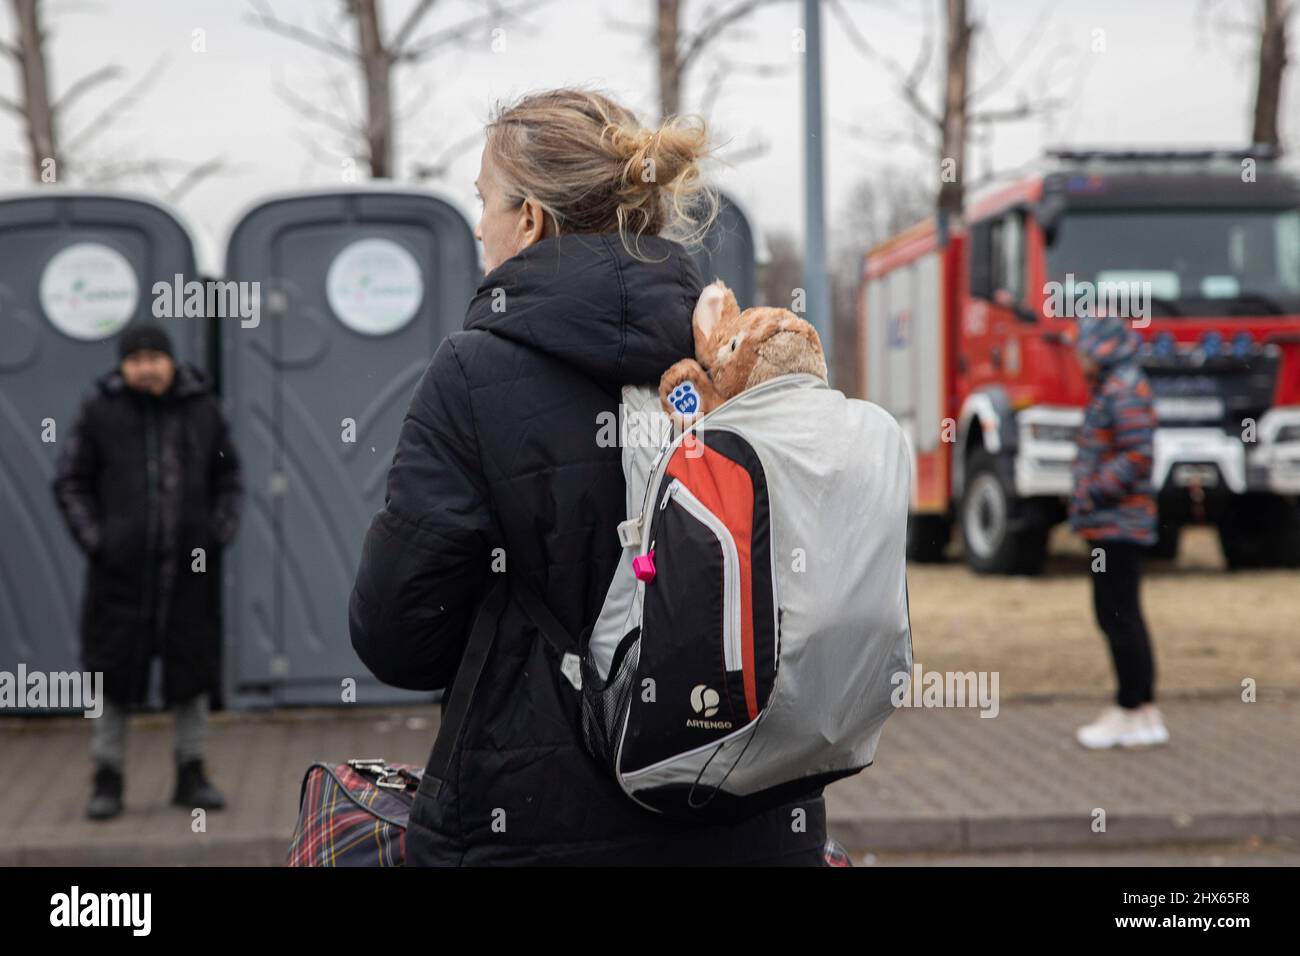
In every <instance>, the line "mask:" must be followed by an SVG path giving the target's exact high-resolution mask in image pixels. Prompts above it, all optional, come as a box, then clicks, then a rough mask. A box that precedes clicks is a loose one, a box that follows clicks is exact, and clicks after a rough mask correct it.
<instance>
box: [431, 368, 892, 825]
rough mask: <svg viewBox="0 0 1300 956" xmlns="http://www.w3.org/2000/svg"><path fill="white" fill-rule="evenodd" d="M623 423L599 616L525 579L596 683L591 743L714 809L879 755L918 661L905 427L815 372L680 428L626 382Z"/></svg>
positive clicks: (446, 728) (546, 626)
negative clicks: (562, 619) (584, 622)
mask: <svg viewBox="0 0 1300 956" xmlns="http://www.w3.org/2000/svg"><path fill="white" fill-rule="evenodd" d="M619 428H620V432H619V434H620V437H621V439H622V441H621V442H620V444H621V445H622V456H623V472H624V476H625V479H626V484H627V504H628V511H627V513H628V519H627V520H626V521H624V522H623V523H622V524H620V525H619V529H618V532H619V540H620V543H621V544H622V545H623V551H622V555H621V557H620V560H619V563H618V565H617V567H616V568H615V571H614V574H613V577H612V579H611V581H610V584H609V587H608V590H607V593H606V596H605V601H604V603H603V605H602V608H601V611H600V614H599V616H598V617H597V619H596V621H595V622H594V623H593V624H592V626H591V627H590V628H588V629H587V630H586V631H584V632H583V633H582V635H580V637H579V638H578V639H577V640H574V639H573V638H572V637H571V636H570V635H569V634H568V633H567V632H566V631H565V629H564V628H563V626H562V625H560V623H559V622H558V621H557V620H556V619H555V617H554V615H552V614H551V612H550V611H549V609H548V608H547V607H546V606H545V604H544V602H542V601H541V599H540V598H539V597H538V596H537V594H536V592H535V591H533V590H532V589H531V588H530V587H528V586H526V585H525V584H523V583H522V582H519V581H512V582H510V584H509V586H508V591H509V595H513V596H514V597H515V598H516V599H517V600H519V602H520V603H521V605H522V606H523V608H524V610H525V611H526V612H527V613H528V614H529V616H530V617H531V618H532V620H533V621H534V623H535V624H536V625H537V626H538V628H539V629H540V630H541V632H542V634H543V635H544V636H545V638H546V639H547V640H548V641H549V642H550V643H551V644H552V646H553V647H554V648H555V650H556V651H557V653H558V654H559V655H560V660H561V665H560V669H561V672H562V673H563V674H564V676H565V677H566V678H567V679H568V680H569V682H570V683H571V684H572V685H573V686H574V687H575V688H576V689H578V690H579V691H580V693H581V699H582V704H581V714H582V718H581V719H582V733H583V738H584V742H585V745H586V748H587V750H588V751H589V752H590V753H591V755H592V757H593V758H594V759H595V760H596V761H598V762H599V763H600V764H601V765H602V766H603V767H604V768H605V769H606V770H607V772H609V773H610V774H611V775H612V776H613V777H614V778H615V780H616V781H617V782H618V784H619V786H620V787H621V789H622V790H623V792H624V793H626V794H627V796H628V797H629V798H630V799H631V800H633V801H635V802H636V803H637V804H639V805H640V806H642V807H644V808H645V809H647V810H649V811H651V812H653V813H655V814H659V815H664V816H668V817H671V818H674V819H678V820H686V821H698V822H719V821H735V820H739V819H742V818H744V817H746V816H750V815H752V814H754V813H758V812H761V811H763V810H766V809H769V808H771V807H774V806H779V805H780V804H782V803H785V802H788V801H790V800H793V799H797V798H799V797H800V796H802V795H804V794H806V793H810V792H812V791H814V790H817V789H819V788H820V787H822V786H824V785H825V784H828V783H830V782H831V781H833V780H837V779H839V778H841V777H845V776H849V775H851V774H854V773H857V772H858V771H859V770H862V769H863V768H864V767H867V766H869V765H870V764H871V762H872V760H873V758H874V755H875V751H876V746H877V743H878V741H879V739H880V734H881V730H882V728H883V726H884V723H885V720H886V719H887V718H888V717H889V715H890V714H891V713H893V710H894V707H893V704H892V702H891V699H890V696H891V691H892V689H893V683H892V679H893V678H894V676H895V675H896V674H898V673H900V672H903V673H907V674H909V675H910V673H911V668H912V642H911V628H910V624H909V618H908V606H907V583H906V564H905V557H904V555H905V547H904V544H905V540H904V539H905V534H906V525H907V510H908V501H909V496H910V462H911V457H910V454H909V451H908V448H907V444H906V439H905V437H904V435H903V432H902V429H901V428H900V427H899V426H898V424H897V423H896V422H895V421H894V419H893V418H891V417H890V416H889V415H888V414H887V413H886V412H885V411H883V410H882V409H881V408H879V407H878V406H876V405H874V404H871V403H869V402H864V401H858V400H854V399H849V398H846V397H845V396H844V395H843V394H842V393H840V392H838V391H835V390H832V389H831V388H829V387H828V386H827V385H826V383H824V382H823V381H822V380H821V379H819V378H817V377H816V376H813V375H805V374H795V375H784V376H781V377H779V378H775V379H771V380H769V381H767V382H764V383H762V384H760V385H757V386H755V387H753V388H750V389H747V390H745V391H743V392H741V393H740V394H739V395H736V396H735V397H733V398H731V399H730V400H728V401H727V402H725V403H724V404H723V405H721V406H720V407H718V408H716V409H715V410H714V411H712V412H711V413H709V414H708V415H706V416H704V417H702V418H700V419H698V420H697V421H696V422H695V423H694V424H693V425H692V426H691V427H689V428H687V429H686V430H685V431H683V432H682V434H680V435H678V436H677V437H675V438H673V437H671V430H670V426H669V425H668V419H667V416H665V415H663V413H662V411H661V410H660V406H659V397H658V394H657V392H655V391H654V390H653V389H650V388H641V387H631V386H629V387H625V388H624V389H623V403H622V406H621V408H620V423H619ZM661 435H666V436H667V438H668V440H666V441H664V442H663V443H662V444H661V443H660V442H659V441H656V440H653V439H654V438H655V437H656V436H661ZM647 438H649V439H651V440H647ZM503 577H504V576H503ZM507 599H508V595H507V583H506V582H505V581H504V580H502V581H500V582H498V584H497V585H496V586H495V587H494V588H493V589H492V591H491V592H490V593H489V595H488V598H487V600H486V602H485V604H484V607H483V610H482V611H480V613H479V616H478V618H477V619H476V621H475V624H474V629H473V632H472V633H471V637H470V640H469V644H468V645H467V649H466V652H465V657H464V658H463V659H462V664H461V669H460V670H458V672H457V675H456V679H455V681H454V683H453V685H452V692H451V697H450V698H449V700H448V702H447V704H446V705H445V708H444V714H443V725H442V727H441V728H440V731H439V737H438V741H437V742H436V743H435V745H434V752H433V754H432V756H431V758H430V764H429V767H428V768H427V769H426V772H425V774H424V779H423V782H422V783H421V787H420V789H421V792H424V793H428V794H431V795H436V793H437V790H438V788H439V787H440V785H441V784H440V781H441V779H442V778H443V776H444V774H445V772H446V767H447V766H448V765H449V763H450V758H451V751H452V748H453V746H454V743H455V736H456V734H457V733H458V731H459V726H460V723H461V722H463V720H464V715H465V713H466V712H467V711H468V705H469V698H470V695H472V692H473V684H474V683H476V682H477V677H478V673H479V672H480V671H481V669H482V665H483V661H484V659H485V658H486V655H487V648H488V646H490V643H491V640H492V635H493V633H494V632H495V629H496V618H497V615H499V613H500V610H501V608H502V607H503V606H504V603H505V601H506V600H507ZM463 678H467V679H463Z"/></svg>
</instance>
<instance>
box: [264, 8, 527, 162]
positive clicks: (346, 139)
mask: <svg viewBox="0 0 1300 956" xmlns="http://www.w3.org/2000/svg"><path fill="white" fill-rule="evenodd" d="M546 2H547V0H519V2H517V3H514V4H513V5H512V4H507V3H504V2H501V0H488V2H485V3H484V8H485V9H484V11H483V12H482V13H479V14H476V15H474V16H470V17H467V18H465V19H463V20H460V21H458V22H456V23H453V24H451V25H450V26H447V27H443V28H441V29H432V28H428V27H427V20H428V18H429V14H430V13H432V12H433V10H434V8H435V7H436V6H437V0H416V3H415V5H414V6H413V7H412V8H411V10H410V12H408V13H407V15H406V17H405V18H404V19H403V20H402V22H401V23H400V24H399V25H398V26H397V28H396V29H395V30H393V31H392V32H391V33H390V32H388V31H386V30H385V28H384V22H383V6H384V4H383V3H382V2H381V0H342V12H343V15H344V17H345V18H346V19H347V20H348V21H349V22H350V24H351V27H352V30H353V32H354V34H355V38H354V41H352V42H349V41H348V40H346V39H344V38H342V37H341V36H339V35H338V34H337V32H335V33H329V32H325V31H323V30H313V29H310V28H308V27H304V26H301V25H300V24H296V23H291V22H289V21H286V20H284V19H281V18H280V17H279V16H278V15H277V14H276V13H275V11H274V10H273V9H272V7H271V4H270V0H249V4H250V7H251V21H252V22H253V23H254V24H256V25H257V26H260V27H262V28H263V29H266V30H268V31H270V32H273V33H276V34H279V35H280V36H283V37H286V38H288V39H291V40H293V41H294V42H296V43H298V44H300V45H301V46H305V47H307V48H309V49H311V50H315V51H316V52H318V53H323V54H325V55H327V56H329V57H330V58H332V59H334V60H336V61H339V62H341V63H343V64H345V65H346V67H347V68H348V69H351V70H355V71H356V76H357V78H358V79H359V80H360V83H361V88H362V90H363V91H364V100H365V107H364V110H363V115H362V116H360V117H359V118H348V117H345V116H343V115H341V113H340V110H339V108H338V106H337V104H334V105H331V106H330V107H320V106H317V105H315V104H314V103H313V102H312V101H311V100H309V99H308V98H306V97H301V96H298V95H297V94H295V93H293V92H292V91H291V90H289V89H288V88H281V89H280V90H279V92H280V95H281V96H282V97H283V98H284V99H285V100H286V101H287V102H288V103H289V105H290V106H292V107H293V108H294V109H295V110H297V111H298V113H300V114H301V115H303V116H304V117H306V118H308V119H310V120H312V121H313V122H315V123H316V124H317V125H320V126H324V127H326V128H328V129H330V130H332V131H333V132H335V133H336V134H340V135H341V136H342V140H343V146H344V149H345V150H346V151H347V152H348V153H349V154H358V155H359V156H360V157H361V158H363V159H364V160H365V162H366V163H367V164H368V165H369V167H370V175H371V176H374V177H377V178H383V177H389V178H391V177H393V176H395V175H396V174H397V158H396V138H397V128H398V120H399V111H398V110H397V109H396V108H395V106H394V87H395V85H396V80H395V73H396V71H397V69H398V68H400V67H403V66H411V65H415V64H421V63H426V62H428V61H429V60H431V59H433V57H434V56H435V55H436V54H437V53H438V52H439V51H440V50H442V49H444V48H446V47H447V46H449V45H451V44H453V43H456V42H459V41H464V40H466V39H468V38H469V37H472V36H474V35H476V34H479V33H483V32H485V31H488V30H489V29H491V28H493V27H499V26H500V25H501V24H503V23H506V22H508V21H510V20H519V19H521V18H522V17H523V15H524V14H525V13H527V12H529V11H531V10H534V9H536V8H538V7H540V6H543V5H544V4H545V3H546ZM335 92H336V93H337V92H339V91H338V90H337V89H336V91H335ZM423 102H426V103H427V102H428V98H427V97H426V98H425V99H424V101H423ZM447 161H449V160H448V158H447V157H443V158H442V159H441V160H440V161H436V162H434V163H432V164H425V165H424V166H422V167H418V168H417V169H416V170H415V173H416V175H417V177H419V178H429V177H431V176H433V175H437V174H438V172H439V170H440V169H442V168H443V167H444V166H445V164H446V162H447Z"/></svg>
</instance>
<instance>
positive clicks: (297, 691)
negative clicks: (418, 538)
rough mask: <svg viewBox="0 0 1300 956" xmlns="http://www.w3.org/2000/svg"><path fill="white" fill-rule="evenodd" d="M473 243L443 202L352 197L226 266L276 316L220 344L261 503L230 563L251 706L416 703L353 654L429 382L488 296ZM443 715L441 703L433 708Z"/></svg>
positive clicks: (236, 677) (236, 667)
mask: <svg viewBox="0 0 1300 956" xmlns="http://www.w3.org/2000/svg"><path fill="white" fill-rule="evenodd" d="M478 271H479V270H478V261H477V254H476V250H475V246H474V238H473V234H472V232H471V230H470V227H469V225H468V224H467V223H466V222H465V220H464V217H463V216H461V215H460V213H459V212H457V211H456V210H455V209H454V208H453V207H452V206H450V205H449V204H447V203H446V202H443V201H442V200H440V199H438V198H436V197H434V196H432V195H428V194H422V193H414V192H399V191H393V192H386V191H355V192H352V191H349V192H331V193H317V194H310V195H304V196H298V197H296V198H288V199H281V200H274V201H270V202H267V203H265V204H263V205H261V206H259V207H257V208H256V209H254V210H253V211H252V212H251V213H249V214H248V215H247V216H245V217H244V218H243V219H242V220H241V221H240V223H239V224H238V226H237V227H236V228H235V230H234V233H233V234H232V237H231V240H230V244H229V248H228V251H227V269H226V279H227V281H238V282H257V283H259V284H260V300H261V315H260V319H259V320H258V322H257V324H256V325H255V326H254V325H253V324H252V323H251V322H250V321H247V320H245V321H236V320H232V319H227V320H224V321H223V323H222V326H221V341H222V362H223V383H224V391H225V393H226V395H227V397H228V401H229V411H230V415H231V420H232V427H233V431H234V437H235V440H236V443H237V446H238V448H239V450H240V453H241V456H242V460H243V462H244V468H245V476H246V482H247V488H248V501H247V506H246V509H245V518H244V524H243V527H242V529H241V531H240V533H239V535H238V537H237V538H236V541H235V543H234V546H233V548H232V550H231V552H230V554H229V556H228V559H227V561H226V567H227V574H226V588H225V605H224V606H225V609H226V614H225V620H226V623H227V627H226V659H227V668H226V679H227V696H228V698H229V699H230V700H231V701H232V703H233V705H235V706H241V705H242V706H248V705H255V704H258V703H262V704H338V703H340V702H342V701H343V687H344V683H343V682H344V681H345V680H346V679H348V678H351V679H353V680H355V681H356V684H355V688H356V700H357V702H359V703H379V702H385V701H397V700H411V699H416V698H414V697H413V696H412V695H411V694H409V693H406V692H403V691H398V690H395V689H393V688H388V687H385V686H384V685H381V684H379V683H378V682H377V681H376V680H375V679H374V678H373V677H371V675H370V674H369V672H368V671H367V670H366V669H365V667H364V666H363V665H362V664H361V662H360V660H359V659H358V658H357V656H356V653H355V652H354V651H353V650H352V644H351V640H350V638H349V634H348V618H347V615H348V598H349V596H350V594H351V590H352V584H353V580H354V578H355V575H356V569H357V564H358V562H359V559H360V554H361V544H362V541H363V539H364V536H365V532H366V529H367V528H368V527H369V524H370V520H371V518H372V516H373V515H374V513H375V512H376V511H378V510H380V508H382V507H383V503H384V493H385V484H386V483H385V477H386V475H387V472H388V468H389V465H390V464H391V463H392V457H393V450H394V448H395V447H396V444H397V437H398V434H399V432H400V429H401V423H402V420H403V418H404V417H405V414H406V410H407V407H408V405H409V403H410V398H411V394H412V393H413V391H414V389H415V386H416V384H417V383H418V381H419V379H420V376H421V375H422V374H423V373H424V370H425V368H426V367H427V366H428V363H429V360H430V359H431V358H432V356H433V353H434V351H435V350H436V349H437V346H438V344H439V343H440V342H441V341H442V339H443V338H444V337H445V336H446V335H448V334H449V333H451V332H453V331H457V330H459V329H460V328H461V326H462V324H463V321H464V316H465V309H466V306H467V305H468V303H469V300H470V298H471V297H472V296H473V294H474V290H475V289H476V287H477V284H478V281H479V274H478ZM425 699H427V696H426V697H425Z"/></svg>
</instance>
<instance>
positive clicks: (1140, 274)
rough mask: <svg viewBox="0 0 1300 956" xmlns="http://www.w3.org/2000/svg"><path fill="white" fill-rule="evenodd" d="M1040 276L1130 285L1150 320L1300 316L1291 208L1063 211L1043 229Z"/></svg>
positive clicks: (1299, 259) (1296, 218) (1071, 283)
mask: <svg viewBox="0 0 1300 956" xmlns="http://www.w3.org/2000/svg"><path fill="white" fill-rule="evenodd" d="M1047 275H1048V279H1049V280H1050V281H1053V282H1056V283H1061V284H1062V285H1063V286H1064V288H1065V289H1067V290H1069V289H1071V288H1086V287H1087V285H1088V284H1091V285H1092V287H1094V288H1099V289H1104V288H1105V287H1107V286H1108V285H1111V284H1113V287H1119V286H1124V287H1127V289H1131V290H1132V292H1133V294H1134V295H1136V294H1138V292H1139V290H1140V292H1141V294H1142V296H1143V298H1144V300H1149V301H1150V303H1151V307H1152V314H1153V315H1157V316H1160V315H1166V316H1168V315H1176V316H1196V315H1261V314H1271V315H1296V314H1300V210H1297V209H1227V208H1205V209H1186V208H1185V209H1169V208H1160V209H1156V208H1153V209H1086V210H1085V209H1074V210H1070V211H1067V212H1065V213H1064V214H1063V215H1062V216H1061V217H1060V218H1059V219H1058V220H1057V222H1056V223H1055V225H1054V228H1053V229H1052V230H1051V232H1050V239H1049V244H1048V246H1047ZM1057 288H1060V287H1059V286H1058V287H1057ZM1067 294H1069V293H1068V292H1067Z"/></svg>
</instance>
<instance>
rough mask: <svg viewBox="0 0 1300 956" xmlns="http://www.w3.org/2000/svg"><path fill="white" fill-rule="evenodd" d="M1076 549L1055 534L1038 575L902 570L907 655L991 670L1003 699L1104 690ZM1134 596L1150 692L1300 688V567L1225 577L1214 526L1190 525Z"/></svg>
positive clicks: (955, 566) (949, 568) (1061, 532)
mask: <svg viewBox="0 0 1300 956" xmlns="http://www.w3.org/2000/svg"><path fill="white" fill-rule="evenodd" d="M1087 562H1088V557H1087V552H1086V550H1085V548H1084V543H1083V542H1082V541H1081V540H1079V539H1078V538H1076V537H1075V536H1073V535H1072V534H1070V532H1069V531H1068V530H1066V529H1065V528H1063V527H1058V528H1057V529H1056V531H1055V532H1054V534H1053V538H1052V557H1051V558H1050V559H1049V562H1048V566H1047V570H1046V571H1045V572H1044V574H1043V575H1042V576H1041V577H1036V578H1026V577H982V576H979V575H976V574H974V573H972V572H971V571H970V570H969V569H967V568H966V567H965V566H964V565H963V564H961V562H960V560H959V557H958V556H956V555H954V560H952V561H950V562H949V563H948V564H944V565H925V564H913V565H910V566H909V568H908V591H909V596H910V600H911V613H912V646H913V651H914V659H915V661H916V662H918V663H919V664H920V665H921V666H922V667H924V668H926V669H934V670H959V671H968V670H996V671H998V672H999V674H1000V677H999V680H1000V682H1001V684H1000V691H1001V693H1002V694H1003V695H1006V696H1010V697H1015V696H1024V695H1036V694H1108V693H1110V691H1111V689H1112V687H1113V677H1112V673H1111V667H1110V658H1109V655H1108V654H1107V653H1106V647H1105V640H1104V638H1103V637H1102V635H1101V632H1100V631H1098V630H1097V627H1096V623H1095V621H1094V618H1093V613H1092V591H1091V582H1090V581H1089V577H1088V563H1087ZM1142 587H1143V590H1142V597H1143V602H1144V608H1145V612H1146V618H1147V626H1148V628H1149V629H1150V631H1151V635H1152V638H1153V640H1154V643H1155V648H1156V671H1157V677H1156V679H1157V685H1158V689H1157V693H1162V692H1174V693H1180V692H1202V691H1211V692H1222V693H1240V688H1241V685H1242V681H1243V680H1244V679H1245V678H1248V677H1250V678H1254V679H1255V681H1256V683H1257V686H1258V687H1259V690H1260V693H1264V692H1266V691H1268V690H1270V689H1276V688H1286V689H1289V690H1296V689H1300V571H1297V570H1291V571H1250V572H1240V573H1230V572H1228V571H1226V570H1225V569H1224V564H1223V558H1222V555H1221V553H1220V551H1219V544H1218V538H1217V536H1216V535H1215V533H1214V531H1213V529H1209V528H1188V529H1186V530H1185V531H1184V532H1183V538H1182V545H1181V548H1180V552H1179V555H1178V560H1177V561H1176V562H1173V563H1171V562H1159V561H1155V562H1150V563H1148V565H1147V567H1146V574H1145V575H1144V578H1143V586H1142Z"/></svg>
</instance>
